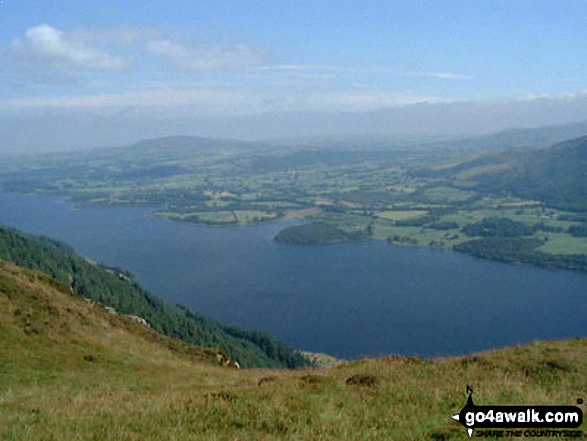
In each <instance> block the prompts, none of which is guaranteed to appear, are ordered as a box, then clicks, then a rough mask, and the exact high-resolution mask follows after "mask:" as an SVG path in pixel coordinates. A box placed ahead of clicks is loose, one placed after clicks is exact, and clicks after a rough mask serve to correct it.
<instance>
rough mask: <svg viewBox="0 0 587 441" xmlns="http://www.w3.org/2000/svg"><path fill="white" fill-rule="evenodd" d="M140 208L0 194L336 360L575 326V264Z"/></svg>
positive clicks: (75, 236) (78, 240) (74, 236)
mask: <svg viewBox="0 0 587 441" xmlns="http://www.w3.org/2000/svg"><path fill="white" fill-rule="evenodd" d="M149 211H150V210H149V209H147V208H128V207H124V208H109V207H108V208H105V207H100V208H88V209H83V210H74V208H73V206H72V205H71V204H69V203H67V202H63V201H61V200H60V199H58V198H55V197H46V196H31V195H17V194H7V193H0V222H1V223H4V224H7V225H10V226H13V227H15V228H19V229H21V230H23V231H26V232H30V233H34V234H44V235H47V236H50V237H53V238H56V239H59V240H62V241H64V242H66V243H68V244H70V245H72V246H73V247H74V248H75V249H76V251H77V252H79V253H80V254H82V255H84V256H86V257H88V258H90V259H92V260H96V261H99V262H102V263H105V264H107V265H113V266H119V267H123V268H126V269H129V270H131V271H133V272H134V273H136V274H137V275H138V276H139V277H140V279H141V280H142V283H143V285H144V286H145V287H146V288H148V289H149V290H150V291H152V292H153V293H154V294H156V295H158V296H160V297H162V298H164V299H165V300H167V301H168V302H170V303H173V304H175V303H180V304H184V305H187V306H190V307H192V308H193V309H194V310H197V311H199V312H201V313H203V314H206V315H208V316H210V317H214V318H216V319H219V320H222V321H224V322H226V323H230V324H235V325H241V326H246V327H249V328H256V329H260V330H263V331H268V332H271V333H273V334H275V335H277V336H279V337H280V338H282V339H283V340H285V341H286V342H288V343H289V344H290V345H292V346H293V347H295V348H297V349H301V350H308V351H314V352H326V353H329V354H332V355H334V356H337V357H342V358H354V357H360V356H363V355H382V354H391V353H397V354H405V355H415V354H417V355H421V356H438V355H452V354H464V353H470V352H473V351H478V350H483V349H489V348H494V347H502V346H506V345H512V344H517V343H526V342H530V341H533V340H536V339H549V340H550V339H559V338H568V337H579V336H585V335H587V275H586V274H580V273H573V272H570V271H564V270H549V269H543V268H533V267H528V266H514V265H507V264H502V263H498V262H491V261H487V260H480V259H475V258H472V257H470V256H467V255H462V254H459V253H454V252H451V251H446V250H438V249H431V248H410V247H398V246H391V245H388V244H386V243H384V242H380V241H368V242H362V243H344V244H332V245H315V246H299V245H298V246H296V245H285V244H277V243H275V242H273V241H272V238H273V237H274V236H275V234H276V233H277V232H278V231H279V230H280V229H282V228H283V227H284V226H287V225H290V224H291V223H288V222H271V223H264V224H260V225H254V226H222V227H214V226H200V225H192V224H184V223H172V222H169V221H166V220H163V219H157V218H153V217H148V216H146V214H147V213H148V212H149Z"/></svg>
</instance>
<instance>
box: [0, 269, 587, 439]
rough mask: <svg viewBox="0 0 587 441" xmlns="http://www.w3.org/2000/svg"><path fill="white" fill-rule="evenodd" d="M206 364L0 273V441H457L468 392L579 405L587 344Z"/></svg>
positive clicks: (52, 286)
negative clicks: (241, 366)
mask: <svg viewBox="0 0 587 441" xmlns="http://www.w3.org/2000/svg"><path fill="white" fill-rule="evenodd" d="M210 355H211V353H210V352H209V351H205V350H202V349H198V348H195V347H193V346H189V345H186V344H184V343H182V342H180V341H178V340H173V339H169V338H167V337H163V336H161V335H158V334H155V333H153V332H151V331H149V330H147V329H145V328H143V327H142V326H141V325H138V324H135V323H133V322H132V321H131V320H129V319H127V318H125V317H122V316H116V315H112V314H110V313H108V312H107V311H106V310H105V309H104V308H102V307H100V306H97V305H94V306H92V305H91V304H90V303H88V302H85V301H84V300H83V299H80V298H79V297H78V296H74V295H72V294H71V293H70V291H69V288H68V287H67V286H65V285H63V284H60V283H58V282H56V281H54V280H51V279H50V278H48V277H47V276H45V275H43V274H40V273H37V272H32V271H28V270H23V269H20V268H17V267H15V266H13V265H11V264H8V263H5V262H0V415H1V419H0V438H1V439H3V440H18V441H26V440H40V439H46V440H65V439H117V440H138V439H140V440H161V439H174V440H193V439H198V440H231V441H234V440H236V439H240V440H275V439H297V440H313V439H324V440H341V439H345V440H381V439H394V440H415V439H418V440H419V439H433V440H449V439H454V440H462V439H465V438H466V435H465V432H464V429H463V428H462V426H460V425H459V424H458V423H456V422H454V421H452V420H450V418H449V415H452V414H454V413H455V412H458V411H459V410H460V409H461V408H462V406H463V405H464V404H465V398H466V397H465V393H464V388H465V385H466V384H472V385H473V387H474V388H475V399H476V403H477V404H537V405H538V404H575V403H576V400H577V399H578V398H582V397H584V396H585V392H586V391H587V380H586V379H585V375H584V372H585V370H586V369H587V339H575V340H567V341H559V342H550V343H535V344H532V345H528V346H522V347H513V348H508V349H503V350H499V351H493V352H486V353H481V354H477V355H472V356H467V357H456V358H450V359H434V360H422V359H419V358H403V357H387V358H382V359H364V360H357V361H354V362H350V363H344V364H341V365H339V366H337V367H335V368H331V369H321V370H318V369H307V370H300V371H291V370H289V371H287V370H286V371H283V370H235V369H229V368H224V367H220V366H218V365H216V364H215V362H214V360H215V359H214V358H213V357H211V356H210ZM582 407H583V409H585V406H584V405H583V406H582ZM583 429H584V427H583Z"/></svg>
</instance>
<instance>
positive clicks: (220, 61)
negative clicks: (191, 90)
mask: <svg viewBox="0 0 587 441" xmlns="http://www.w3.org/2000/svg"><path fill="white" fill-rule="evenodd" d="M145 50H146V51H147V52H148V53H150V54H151V55H157V56H160V57H164V58H167V59H168V60H170V61H172V62H173V63H174V64H175V65H176V66H177V67H179V68H182V69H188V70H193V71H200V70H218V69H231V68H237V67H249V66H256V65H259V64H261V63H262V62H263V61H264V60H265V58H266V54H264V53H263V52H261V51H258V50H255V49H252V48H250V47H248V46H246V45H243V44H239V45H235V46H212V47H209V48H202V49H200V48H190V47H186V46H184V45H183V44H180V43H177V42H174V41H171V40H155V41H150V42H148V43H147V44H146V45H145Z"/></svg>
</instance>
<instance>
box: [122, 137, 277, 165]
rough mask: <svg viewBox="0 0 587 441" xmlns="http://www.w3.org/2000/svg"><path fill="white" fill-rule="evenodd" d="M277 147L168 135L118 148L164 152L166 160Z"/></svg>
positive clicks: (255, 143)
mask: <svg viewBox="0 0 587 441" xmlns="http://www.w3.org/2000/svg"><path fill="white" fill-rule="evenodd" d="M271 148H275V147H274V146H271V145H269V144H265V143H261V142H253V141H239V140H234V139H214V138H204V137H198V136H167V137H163V138H154V139H145V140H142V141H139V142H136V143H134V144H131V145H130V146H128V147H124V148H122V149H117V150H118V151H121V152H122V151H124V152H128V153H132V154H143V155H145V154H149V153H150V154H156V153H164V154H165V159H166V160H174V159H175V160H180V159H189V158H190V157H192V156H193V154H194V153H246V152H257V151H264V150H267V149H271Z"/></svg>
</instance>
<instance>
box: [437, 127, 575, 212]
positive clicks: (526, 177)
mask: <svg viewBox="0 0 587 441" xmlns="http://www.w3.org/2000/svg"><path fill="white" fill-rule="evenodd" d="M429 172H430V170H429ZM431 173H432V174H435V175H438V176H446V177H451V178H453V179H454V180H455V183H456V184H457V185H461V186H471V187H475V188H476V189H481V190H485V191H488V192H493V193H507V194H513V195H516V196H519V197H522V198H527V199H535V200H540V201H543V202H545V203H546V204H547V205H549V206H551V207H555V208H560V209H564V210H571V211H587V136H584V137H581V138H577V139H573V140H569V141H564V142H561V143H558V144H555V145H553V146H551V147H548V148H544V149H538V150H532V151H528V150H524V151H520V150H515V151H509V152H501V153H494V154H489V155H484V156H480V157H478V158H475V159H473V160H470V161H465V162H462V163H460V164H456V165H454V166H451V167H446V168H443V169H438V170H434V171H432V172H431Z"/></svg>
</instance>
